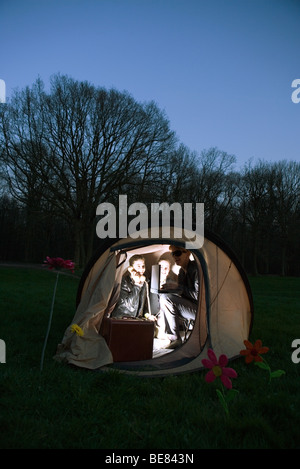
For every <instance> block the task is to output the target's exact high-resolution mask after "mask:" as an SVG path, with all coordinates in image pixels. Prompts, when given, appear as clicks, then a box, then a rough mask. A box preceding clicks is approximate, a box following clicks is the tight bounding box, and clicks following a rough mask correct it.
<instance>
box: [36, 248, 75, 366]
mask: <svg viewBox="0 0 300 469" xmlns="http://www.w3.org/2000/svg"><path fill="white" fill-rule="evenodd" d="M44 264H46V265H48V267H49V269H50V270H52V269H55V270H56V271H57V274H56V280H55V285H54V290H53V295H52V304H51V309H50V316H49V322H48V328H47V332H46V337H45V341H44V347H43V351H42V356H41V365H40V371H42V370H43V365H44V356H45V350H46V345H47V341H48V337H49V332H50V328H51V322H52V316H53V308H54V302H55V296H56V289H57V284H58V277H59V274H60V271H61V269H67V270H71V272H72V273H74V268H75V264H74V262H72V261H70V260H64V259H62V258H61V257H46V260H45V261H44Z"/></svg>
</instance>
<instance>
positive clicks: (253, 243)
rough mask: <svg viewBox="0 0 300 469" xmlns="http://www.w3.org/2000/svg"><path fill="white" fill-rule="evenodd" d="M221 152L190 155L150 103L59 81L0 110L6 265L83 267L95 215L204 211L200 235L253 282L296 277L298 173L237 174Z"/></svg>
mask: <svg viewBox="0 0 300 469" xmlns="http://www.w3.org/2000/svg"><path fill="white" fill-rule="evenodd" d="M235 161H236V159H235V157H234V156H233V155H229V154H228V153H226V152H224V151H221V150H219V149H217V148H210V149H207V150H203V151H202V152H201V153H196V152H191V151H190V150H189V149H188V148H187V147H186V146H184V145H183V144H182V143H180V142H178V140H177V138H176V135H175V133H174V132H173V131H172V130H171V129H170V124H169V121H168V119H167V117H166V115H165V114H164V113H163V112H162V111H161V110H160V109H159V108H158V107H157V105H156V104H155V103H154V102H150V103H138V102H136V101H135V100H134V99H133V97H132V96H131V95H129V94H128V93H126V92H120V91H118V90H115V89H111V90H106V89H104V88H96V87H95V86H93V85H91V84H89V83H87V82H78V81H75V80H73V79H71V78H69V77H66V76H60V75H55V76H54V77H53V78H52V80H51V89H50V91H49V92H46V91H45V89H44V85H43V83H42V81H41V80H37V81H36V82H35V83H34V85H33V86H32V87H31V88H29V87H27V88H25V89H24V90H21V91H19V92H15V94H14V96H13V97H12V98H11V100H10V101H9V103H7V104H3V105H1V106H0V163H1V174H0V175H1V194H0V220H1V227H0V240H1V243H0V261H26V262H42V261H43V259H44V258H45V256H46V255H50V256H61V257H64V258H67V257H68V258H72V259H73V260H74V261H75V262H76V263H77V264H78V265H81V266H84V265H85V264H86V262H87V261H88V259H89V258H90V256H91V255H92V253H93V251H94V249H95V248H96V247H97V245H98V244H99V243H100V242H101V240H99V239H98V238H97V237H96V222H97V219H96V208H97V206H98V204H100V203H102V202H105V201H109V202H112V203H114V204H115V205H116V206H117V204H118V196H119V194H126V195H127V196H128V204H131V203H133V202H143V203H146V204H151V203H152V202H167V203H169V204H171V203H172V202H180V203H184V202H192V203H197V202H203V203H204V207H205V226H206V227H208V228H210V229H211V230H213V231H215V232H216V233H217V234H219V235H220V236H222V237H223V238H224V239H225V240H226V241H227V242H228V244H229V245H230V246H231V247H232V248H233V250H234V251H235V252H236V253H237V255H238V256H239V258H240V260H241V262H242V263H243V265H244V267H245V269H246V270H247V271H248V272H249V273H252V274H281V275H300V266H299V255H300V252H299V251H300V248H299V235H300V208H299V195H300V164H299V163H297V162H293V161H291V162H287V161H281V162H278V163H269V162H264V161H258V162H256V163H255V164H250V163H249V165H248V166H245V167H244V168H243V169H242V170H240V171H238V172H237V171H235V170H234V164H235Z"/></svg>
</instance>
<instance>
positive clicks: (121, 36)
mask: <svg viewBox="0 0 300 469" xmlns="http://www.w3.org/2000/svg"><path fill="white" fill-rule="evenodd" d="M0 32H1V62H0V79H2V80H4V81H5V84H6V101H7V102H9V98H10V96H11V95H12V92H13V90H14V89H22V88H24V87H25V86H27V85H29V86H31V85H32V84H33V83H34V82H35V80H36V79H37V78H38V77H40V78H41V79H42V80H43V81H44V83H45V85H46V89H49V82H50V77H51V75H54V74H57V73H61V74H63V75H64V74H65V75H68V76H70V77H71V78H73V79H76V80H80V81H81V80H82V81H85V80H86V81H88V82H90V83H91V84H93V85H95V86H97V87H98V86H99V87H105V88H107V89H109V88H111V87H115V88H117V89H118V90H119V91H123V90H126V91H128V92H129V93H130V94H131V95H132V96H133V97H134V98H135V100H137V101H141V102H143V101H146V102H148V101H152V100H153V101H155V102H156V104H157V105H158V107H159V108H160V109H162V110H164V111H165V113H166V116H167V117H168V119H169V121H170V127H171V129H172V130H174V131H175V132H176V134H177V136H178V139H179V141H180V142H181V143H183V144H185V145H186V146H187V147H189V148H190V149H191V150H195V151H197V152H199V153H200V152H201V151H202V150H204V149H208V148H210V147H218V148H219V149H220V150H222V151H226V152H228V153H230V154H234V155H235V156H236V158H237V169H238V168H240V167H242V166H243V165H244V164H245V163H246V162H247V161H248V160H249V159H250V158H253V161H254V162H255V161H257V160H258V159H263V160H265V161H279V160H283V159H285V160H293V161H300V103H294V102H293V101H292V99H291V96H292V93H293V91H294V89H293V88H292V82H293V80H295V79H300V48H299V46H300V1H298V0H51V1H50V0H20V1H19V0H0ZM299 97H300V92H299Z"/></svg>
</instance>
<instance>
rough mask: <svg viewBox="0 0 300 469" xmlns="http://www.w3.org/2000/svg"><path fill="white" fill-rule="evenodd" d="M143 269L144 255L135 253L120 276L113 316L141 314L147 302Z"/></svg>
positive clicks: (137, 315)
mask: <svg viewBox="0 0 300 469" xmlns="http://www.w3.org/2000/svg"><path fill="white" fill-rule="evenodd" d="M145 269H146V267H145V259H144V257H142V256H139V255H135V256H132V257H131V258H130V260H129V267H128V270H127V272H126V273H125V274H124V276H123V278H122V283H121V291H120V297H119V300H118V303H117V305H116V307H115V309H114V310H113V312H112V314H111V316H112V317H113V318H122V317H123V316H130V317H141V316H143V313H144V307H145V304H147V302H146V298H147V296H146V294H147V292H146V288H147V280H146V277H145V276H144V273H145Z"/></svg>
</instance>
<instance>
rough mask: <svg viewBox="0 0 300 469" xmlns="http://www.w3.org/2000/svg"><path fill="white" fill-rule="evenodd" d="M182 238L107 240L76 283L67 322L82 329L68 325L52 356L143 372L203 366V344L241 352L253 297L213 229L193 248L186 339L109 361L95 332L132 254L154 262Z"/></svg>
mask: <svg viewBox="0 0 300 469" xmlns="http://www.w3.org/2000/svg"><path fill="white" fill-rule="evenodd" d="M184 242H185V239H184V238H183V239H178V238H175V237H174V236H172V232H171V235H170V236H169V237H168V238H161V239H155V240H153V239H151V237H150V236H148V238H147V237H146V236H144V237H143V239H138V240H136V239H133V238H132V237H131V238H127V239H121V240H111V239H110V240H107V242H106V243H103V247H102V248H100V250H98V251H97V252H96V253H95V255H94V257H93V258H92V259H91V261H90V262H89V264H88V265H87V268H86V269H85V272H84V274H83V275H82V278H81V282H80V285H79V288H78V295H77V310H76V313H75V316H74V318H73V320H72V322H71V324H74V323H75V324H78V325H79V326H80V327H81V328H82V329H83V332H84V335H83V336H78V335H77V334H76V333H74V332H73V333H72V332H71V324H70V326H69V327H68V328H67V329H66V331H65V334H64V337H63V339H62V342H61V344H59V345H58V348H57V353H56V355H55V357H54V358H55V359H56V360H58V361H60V362H64V363H68V364H73V365H76V366H78V367H83V368H87V369H92V370H98V369H100V370H103V371H105V370H107V369H111V367H113V368H117V369H119V370H120V371H121V372H126V373H134V374H138V375H141V376H153V377H154V376H166V375H168V374H179V373H187V372H192V371H195V370H198V369H201V368H202V363H201V360H202V359H203V358H205V357H206V355H207V349H208V348H209V347H211V348H213V350H214V351H215V353H216V354H217V355H219V354H222V353H223V354H226V355H227V357H228V358H229V359H232V358H235V357H236V356H238V355H239V351H240V350H241V349H242V348H243V347H244V344H243V341H244V340H245V339H248V338H249V334H250V330H251V327H252V320H253V302H252V295H251V290H250V286H249V282H248V279H247V276H246V274H245V272H244V271H243V269H242V267H241V265H240V264H239V261H238V259H237V258H236V257H235V255H234V253H233V252H232V251H231V249H230V248H229V247H228V246H227V245H226V244H225V243H224V242H223V241H222V240H220V238H218V237H216V235H213V234H212V233H207V231H206V233H205V238H204V243H203V246H202V247H201V248H200V249H195V250H193V251H192V253H193V257H194V260H195V261H196V263H197V266H198V270H199V274H200V279H201V281H200V290H199V291H200V295H199V301H198V309H197V315H196V320H195V324H194V326H193V329H192V331H191V334H190V336H189V338H188V340H187V341H186V342H185V343H184V344H183V345H182V346H180V347H178V348H177V349H175V350H173V351H170V350H169V351H163V353H162V354H161V355H160V354H158V355H157V356H155V355H154V356H153V358H152V359H151V360H145V361H141V362H129V363H113V358H112V354H111V352H110V350H109V348H108V346H107V344H106V342H105V340H104V338H103V337H102V336H101V335H100V334H99V331H100V327H101V322H102V319H103V316H104V314H106V313H107V312H110V311H111V310H112V308H113V306H114V304H115V303H116V301H117V299H118V293H119V289H120V283H121V279H122V275H123V273H124V272H125V271H126V268H127V266H128V260H129V258H130V256H131V255H134V254H143V255H144V256H145V257H146V264H148V265H151V264H153V263H157V261H158V259H159V257H160V255H161V254H162V253H166V252H168V247H169V245H170V244H178V245H182V246H184Z"/></svg>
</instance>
